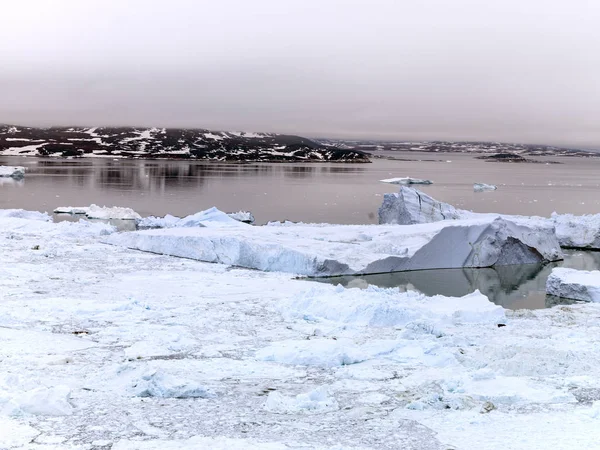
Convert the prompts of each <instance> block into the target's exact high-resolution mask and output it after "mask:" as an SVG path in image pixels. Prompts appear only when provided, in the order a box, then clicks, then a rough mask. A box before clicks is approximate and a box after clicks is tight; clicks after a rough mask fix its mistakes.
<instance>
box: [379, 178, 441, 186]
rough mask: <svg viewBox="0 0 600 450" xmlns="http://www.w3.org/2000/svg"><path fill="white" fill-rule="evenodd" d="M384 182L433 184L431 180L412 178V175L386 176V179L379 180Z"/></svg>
mask: <svg viewBox="0 0 600 450" xmlns="http://www.w3.org/2000/svg"><path fill="white" fill-rule="evenodd" d="M379 181H381V182H382V183H390V184H405V185H406V184H433V181H431V180H423V179H420V178H411V177H398V178H386V179H385V180H379Z"/></svg>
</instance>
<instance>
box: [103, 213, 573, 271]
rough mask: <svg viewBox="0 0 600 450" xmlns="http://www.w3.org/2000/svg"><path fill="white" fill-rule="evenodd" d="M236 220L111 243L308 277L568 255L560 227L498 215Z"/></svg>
mask: <svg viewBox="0 0 600 450" xmlns="http://www.w3.org/2000/svg"><path fill="white" fill-rule="evenodd" d="M211 211H212V212H213V213H215V211H213V210H211ZM217 211H218V210H217ZM199 214H200V213H199ZM236 224H237V225H236V226H218V227H177V228H168V229H158V230H142V231H137V232H131V233H120V234H118V235H115V236H112V237H109V238H107V239H106V241H105V242H107V243H109V244H114V245H118V246H122V247H127V248H132V249H137V250H142V251H148V252H152V253H159V254H165V255H171V256H179V257H184V258H191V259H196V260H200V261H207V262H213V263H222V264H228V265H233V266H240V267H247V268H251V269H259V270H263V271H279V272H288V273H294V274H299V275H307V276H334V275H350V274H366V273H381V272H397V271H405V270H418V269H444V268H459V267H492V266H497V265H507V264H526V263H540V262H547V261H555V260H559V259H562V253H561V250H560V246H559V245H558V242H557V241H556V237H555V235H554V228H553V227H551V226H546V225H545V224H541V225H540V226H536V227H529V226H524V225H519V224H515V223H513V222H510V221H508V220H505V219H502V218H495V217H491V218H489V217H485V218H477V219H471V220H462V221H455V222H445V221H442V222H437V223H432V224H427V225H422V224H420V225H418V226H406V227H397V226H392V225H390V226H381V225H327V224H322V225H291V226H286V227H253V226H250V225H245V224H242V223H240V222H236Z"/></svg>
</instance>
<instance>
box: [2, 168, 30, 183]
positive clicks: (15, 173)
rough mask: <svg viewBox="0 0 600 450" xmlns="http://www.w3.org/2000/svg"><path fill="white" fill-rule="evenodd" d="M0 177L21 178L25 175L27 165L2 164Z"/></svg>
mask: <svg viewBox="0 0 600 450" xmlns="http://www.w3.org/2000/svg"><path fill="white" fill-rule="evenodd" d="M0 177H7V178H14V179H15V180H20V179H21V178H23V177H25V167H20V166H0Z"/></svg>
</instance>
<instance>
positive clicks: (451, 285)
mask: <svg viewBox="0 0 600 450" xmlns="http://www.w3.org/2000/svg"><path fill="white" fill-rule="evenodd" d="M554 267H569V268H572V269H579V270H597V269H598V268H600V252H582V251H570V250H567V251H566V252H565V259H564V261H560V262H557V263H551V264H546V265H542V264H522V265H518V266H501V267H495V268H486V269H466V268H464V269H443V270H439V269H438V270H415V271H413V272H396V273H386V274H377V275H363V276H345V277H332V278H321V279H314V280H317V281H320V282H325V283H331V284H341V285H343V286H347V287H356V288H366V287H367V286H369V285H375V286H380V287H398V288H400V290H402V291H417V292H421V293H423V294H425V295H428V296H431V295H438V294H441V295H446V296H452V297H461V296H463V295H467V294H469V293H471V292H473V291H474V290H475V289H479V290H480V291H481V293H482V294H484V295H486V296H487V297H488V298H489V299H490V300H491V301H492V302H494V303H496V304H497V305H500V306H503V307H504V308H508V309H523V308H525V309H538V308H546V307H549V306H553V305H555V304H557V303H561V304H564V303H573V302H572V301H569V300H566V299H558V298H555V297H551V296H547V295H546V280H547V279H548V276H549V275H550V272H552V269H553V268H554Z"/></svg>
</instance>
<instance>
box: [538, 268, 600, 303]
mask: <svg viewBox="0 0 600 450" xmlns="http://www.w3.org/2000/svg"><path fill="white" fill-rule="evenodd" d="M546 293H548V294H550V295H555V296H557V297H563V298H571V299H574V300H583V301H588V302H600V271H598V270H593V271H586V270H575V269H566V268H563V267H556V268H554V269H552V273H551V274H550V276H549V277H548V281H547V282H546Z"/></svg>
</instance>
